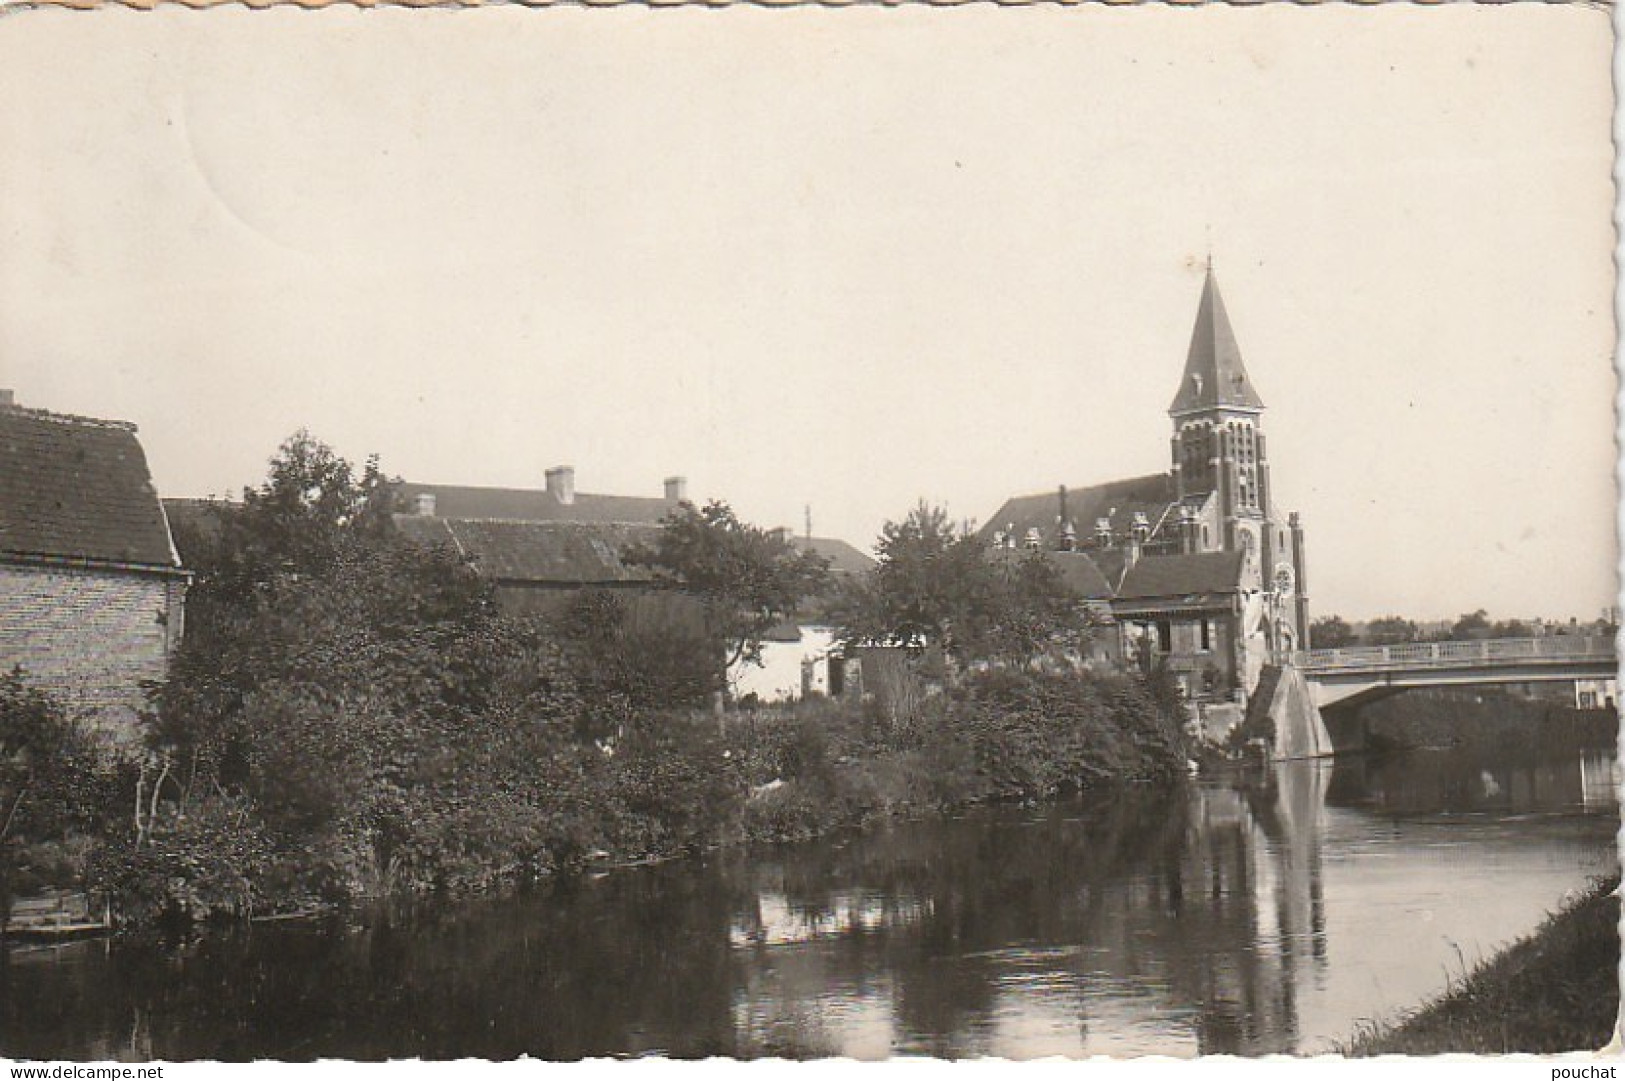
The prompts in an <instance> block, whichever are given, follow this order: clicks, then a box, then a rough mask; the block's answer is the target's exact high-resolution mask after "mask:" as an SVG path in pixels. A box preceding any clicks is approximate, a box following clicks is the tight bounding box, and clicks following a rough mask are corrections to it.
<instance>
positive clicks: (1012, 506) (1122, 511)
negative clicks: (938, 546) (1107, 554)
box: [977, 473, 1177, 547]
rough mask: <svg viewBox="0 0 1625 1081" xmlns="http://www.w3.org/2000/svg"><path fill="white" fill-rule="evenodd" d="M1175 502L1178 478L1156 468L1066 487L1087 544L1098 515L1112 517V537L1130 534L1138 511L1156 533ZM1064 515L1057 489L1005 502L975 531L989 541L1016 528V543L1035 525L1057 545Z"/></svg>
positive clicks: (1069, 512)
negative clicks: (1118, 478) (1078, 486)
mask: <svg viewBox="0 0 1625 1081" xmlns="http://www.w3.org/2000/svg"><path fill="white" fill-rule="evenodd" d="M1174 503H1175V499H1174V478H1173V475H1172V474H1169V473H1152V474H1150V475H1149V476H1144V477H1128V478H1126V479H1124V480H1113V481H1107V482H1106V483H1105V484H1095V485H1090V486H1086V487H1080V488H1071V487H1069V488H1067V490H1066V516H1067V518H1069V519H1071V521H1072V528H1073V529H1074V530H1075V531H1076V534H1077V539H1078V541H1079V543H1088V541H1089V540H1090V539H1091V538H1092V537H1093V536H1094V530H1095V522H1096V521H1097V520H1098V519H1100V518H1106V519H1109V520H1110V521H1111V525H1112V533H1113V535H1114V536H1122V535H1126V534H1127V533H1128V532H1129V531H1130V529H1132V528H1133V523H1134V514H1135V512H1136V511H1138V512H1140V513H1143V514H1144V515H1145V516H1146V520H1147V521H1149V522H1150V523H1151V528H1152V535H1153V536H1155V535H1156V532H1157V527H1158V526H1159V524H1161V523H1162V522H1163V520H1164V518H1165V517H1168V510H1169V508H1170V507H1172V506H1173V505H1174ZM1060 516H1061V494H1060V491H1059V490H1058V489H1057V490H1054V491H1048V492H1039V493H1036V494H1034V495H1019V496H1013V497H1011V498H1010V499H1007V500H1005V501H1004V505H1003V506H1001V507H1000V508H999V509H998V511H997V512H995V513H994V515H993V517H992V518H991V519H989V520H988V522H987V524H985V525H984V526H982V528H981V530H980V531H979V532H978V534H977V536H979V537H980V538H981V539H982V540H984V541H988V542H991V541H992V539H993V534H994V533H997V532H1000V531H1005V532H1013V533H1014V534H1015V537H1016V543H1017V544H1020V543H1022V540H1023V538H1025V537H1026V535H1027V531H1028V530H1029V529H1037V530H1038V532H1039V535H1040V536H1041V537H1042V538H1043V539H1044V542H1045V545H1046V547H1048V546H1053V545H1054V544H1055V542H1056V541H1058V540H1059V538H1060V527H1061V523H1060V521H1059V519H1060ZM1168 520H1169V521H1177V518H1173V517H1168Z"/></svg>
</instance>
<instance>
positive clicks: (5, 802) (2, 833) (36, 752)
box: [0, 670, 127, 918]
mask: <svg viewBox="0 0 1625 1081" xmlns="http://www.w3.org/2000/svg"><path fill="white" fill-rule="evenodd" d="M126 781H127V777H126V773H125V771H124V770H123V769H122V768H121V766H120V763H119V761H118V760H117V759H116V758H115V757H113V756H111V755H110V754H108V753H106V752H105V749H104V748H103V747H101V746H100V744H99V742H98V740H97V739H96V737H95V735H94V733H93V732H92V731H91V730H90V729H89V728H88V727H86V726H85V725H84V724H83V723H82V722H80V721H79V720H77V719H76V718H74V717H71V716H69V715H68V713H67V712H66V711H65V710H64V709H63V707H62V705H61V703H60V702H58V701H57V700H56V699H55V698H53V697H52V696H50V695H49V694H47V693H45V692H44V691H42V690H40V689H39V688H37V687H34V686H32V685H31V684H29V683H28V682H26V681H25V680H24V678H23V675H22V673H21V672H20V671H18V670H13V671H11V672H9V673H7V674H5V675H3V676H0V918H3V916H4V913H5V911H6V910H7V909H8V908H9V906H10V900H11V892H12V889H13V888H14V886H15V885H16V879H17V876H18V875H19V873H20V872H22V873H25V877H26V872H27V871H28V870H29V868H28V867H27V866H19V865H20V864H21V863H22V861H21V860H20V858H19V856H20V854H21V853H23V852H25V851H36V852H40V853H41V854H42V855H49V854H50V853H51V852H52V851H54V850H56V849H59V848H60V846H61V845H62V843H64V842H68V841H70V840H71V839H73V838H75V837H81V836H88V835H93V834H96V833H99V832H100V831H101V830H103V829H105V828H106V827H107V826H108V824H109V822H110V820H111V818H112V816H113V815H114V814H116V813H117V812H116V808H117V807H119V806H121V805H122V803H123V801H122V799H121V795H122V793H123V791H124V786H125V784H126ZM32 884H44V883H32ZM52 884H55V885H66V884H67V883H62V882H57V883H52Z"/></svg>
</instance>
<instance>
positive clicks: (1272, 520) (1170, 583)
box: [980, 265, 1310, 705]
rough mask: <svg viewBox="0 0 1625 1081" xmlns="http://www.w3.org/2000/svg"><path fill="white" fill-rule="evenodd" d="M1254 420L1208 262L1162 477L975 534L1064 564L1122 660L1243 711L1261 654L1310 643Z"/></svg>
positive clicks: (1032, 500)
mask: <svg viewBox="0 0 1625 1081" xmlns="http://www.w3.org/2000/svg"><path fill="white" fill-rule="evenodd" d="M1263 413H1264V401H1263V399H1262V397H1260V395H1259V393H1258V391H1257V389H1256V388H1255V387H1254V386H1253V383H1252V380H1251V377H1250V376H1249V375H1248V373H1247V369H1246V366H1245V365H1244V364H1243V362H1242V357H1241V350H1240V347H1239V346H1238V344H1237V339H1236V335H1235V331H1234V329H1233V328H1232V327H1231V324H1230V317H1229V314H1228V312H1227V311H1226V309H1225V304H1224V299H1223V297H1222V296H1221V295H1220V293H1219V286H1218V282H1217V280H1216V278H1215V276H1214V274H1213V268H1212V266H1211V265H1210V266H1209V267H1208V269H1207V275H1206V278H1205V280H1204V282H1203V285H1202V295H1201V299H1200V301H1199V302H1198V305H1197V311H1196V323H1195V327H1194V329H1193V331H1192V333H1191V343H1190V349H1189V351H1188V353H1187V354H1186V358H1185V369H1184V372H1183V374H1182V376H1181V378H1180V381H1179V385H1178V387H1177V389H1176V391H1175V394H1174V398H1173V402H1172V404H1171V405H1170V406H1169V409H1168V415H1169V418H1170V419H1171V421H1172V427H1173V432H1172V440H1171V444H1170V457H1171V462H1170V468H1169V470H1168V471H1167V472H1165V473H1155V474H1151V475H1148V476H1140V477H1130V478H1127V479H1123V480H1114V481H1107V482H1105V483H1097V484H1092V485H1083V486H1079V487H1066V486H1061V487H1058V488H1056V489H1054V490H1052V491H1049V492H1041V493H1038V494H1033V495H1021V496H1015V497H1013V498H1011V499H1008V500H1006V501H1005V503H1004V505H1003V506H1001V507H1000V508H999V509H998V511H996V512H995V513H994V514H993V516H992V517H991V518H990V519H989V520H988V524H987V525H986V526H985V527H984V528H983V529H982V531H981V533H980V536H981V538H982V539H983V540H984V541H985V542H986V543H987V544H988V545H990V546H991V547H992V548H994V549H1002V550H1007V551H1015V550H1033V549H1036V550H1040V551H1044V552H1048V553H1053V555H1052V557H1051V558H1053V559H1057V560H1064V561H1067V562H1068V563H1069V564H1071V565H1073V566H1074V568H1075V569H1074V570H1073V572H1072V575H1073V577H1074V578H1075V579H1076V580H1077V581H1079V582H1081V583H1086V584H1087V587H1088V591H1086V592H1084V595H1085V596H1086V597H1091V596H1092V597H1094V598H1095V599H1096V601H1097V603H1100V602H1102V601H1103V602H1104V604H1105V606H1106V607H1107V608H1108V609H1109V611H1110V614H1111V618H1112V620H1113V622H1114V623H1115V626H1116V630H1117V633H1116V649H1117V650H1118V652H1119V654H1120V656H1122V657H1124V658H1127V659H1131V660H1135V661H1138V662H1139V663H1141V664H1142V665H1144V666H1146V667H1148V668H1149V667H1151V666H1161V667H1165V668H1166V669H1167V670H1168V671H1169V672H1170V673H1172V675H1173V676H1174V678H1175V679H1176V680H1177V681H1178V682H1179V685H1180V687H1181V688H1182V689H1183V691H1184V692H1185V694H1186V695H1187V696H1188V697H1189V698H1190V699H1191V700H1193V701H1196V702H1202V703H1213V704H1216V703H1233V704H1237V705H1240V704H1244V703H1245V702H1246V700H1247V696H1248V695H1249V694H1250V693H1251V692H1252V690H1253V689H1254V687H1255V686H1257V684H1258V680H1259V677H1260V675H1261V673H1262V670H1263V668H1264V666H1265V664H1266V663H1268V662H1269V660H1270V658H1271V657H1272V655H1275V654H1280V653H1285V652H1288V651H1291V650H1294V649H1307V648H1309V645H1310V643H1309V600H1308V595H1307V590H1306V580H1307V578H1306V574H1305V566H1304V531H1303V527H1302V524H1301V523H1300V521H1299V518H1298V516H1297V514H1296V513H1293V514H1288V515H1283V514H1282V513H1281V512H1280V510H1279V509H1278V508H1277V507H1276V504H1275V500H1274V498H1273V491H1272V488H1271V483H1270V460H1269V454H1268V449H1267V444H1266V441H1265V436H1264V431H1263V425H1262V420H1263ZM1085 564H1088V565H1090V566H1092V567H1093V569H1094V572H1095V573H1094V574H1090V573H1089V572H1088V571H1085V570H1082V569H1081V568H1083V567H1084V565H1085Z"/></svg>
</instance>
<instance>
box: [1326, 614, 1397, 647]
mask: <svg viewBox="0 0 1625 1081" xmlns="http://www.w3.org/2000/svg"><path fill="white" fill-rule="evenodd" d="M1421 635H1422V632H1421V630H1420V628H1418V627H1417V625H1416V624H1415V623H1413V622H1411V621H1410V620H1408V619H1405V618H1403V617H1401V616H1383V617H1381V618H1380V619H1373V620H1372V621H1371V622H1369V623H1367V624H1366V625H1365V640H1366V642H1367V643H1368V644H1369V645H1373V646H1396V645H1401V644H1403V643H1405V642H1415V641H1419V640H1420V639H1421ZM1312 640H1313V639H1311V641H1312Z"/></svg>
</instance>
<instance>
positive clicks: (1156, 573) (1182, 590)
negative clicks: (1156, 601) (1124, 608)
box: [1117, 552, 1242, 600]
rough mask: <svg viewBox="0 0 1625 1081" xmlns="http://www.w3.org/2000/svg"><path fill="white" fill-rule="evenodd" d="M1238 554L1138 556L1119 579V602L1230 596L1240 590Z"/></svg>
mask: <svg viewBox="0 0 1625 1081" xmlns="http://www.w3.org/2000/svg"><path fill="white" fill-rule="evenodd" d="M1241 560H1242V553H1241V552H1199V553H1196V554H1195V555H1167V556H1142V557H1141V558H1140V560H1139V561H1138V562H1136V563H1135V564H1134V566H1132V567H1130V568H1129V569H1128V573H1127V574H1125V575H1124V576H1123V584H1122V586H1121V587H1120V588H1119V589H1118V590H1117V599H1119V600H1150V599H1152V598H1178V597H1193V596H1196V595H1198V594H1213V593H1234V592H1236V591H1237V590H1238V589H1240V588H1241V586H1240V582H1241Z"/></svg>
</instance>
